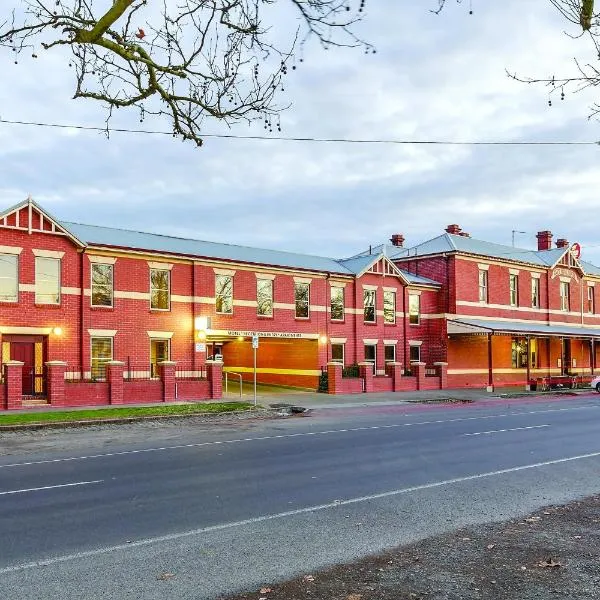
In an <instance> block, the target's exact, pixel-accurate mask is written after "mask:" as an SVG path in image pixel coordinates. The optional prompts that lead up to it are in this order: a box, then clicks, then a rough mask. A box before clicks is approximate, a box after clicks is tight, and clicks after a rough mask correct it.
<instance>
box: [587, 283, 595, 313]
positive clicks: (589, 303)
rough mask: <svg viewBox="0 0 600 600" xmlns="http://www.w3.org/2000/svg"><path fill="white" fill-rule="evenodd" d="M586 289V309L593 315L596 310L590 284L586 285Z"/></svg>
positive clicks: (592, 289)
mask: <svg viewBox="0 0 600 600" xmlns="http://www.w3.org/2000/svg"><path fill="white" fill-rule="evenodd" d="M587 290H588V291H587V311H588V313H590V315H593V314H594V313H595V312H596V297H595V296H594V288H593V287H592V286H588V289H587Z"/></svg>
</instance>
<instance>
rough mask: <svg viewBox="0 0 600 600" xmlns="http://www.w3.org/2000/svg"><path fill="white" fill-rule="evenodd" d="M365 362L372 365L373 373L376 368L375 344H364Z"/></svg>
mask: <svg viewBox="0 0 600 600" xmlns="http://www.w3.org/2000/svg"><path fill="white" fill-rule="evenodd" d="M365 362H368V363H371V364H372V365H373V375H375V372H376V369H377V346H376V345H375V344H365Z"/></svg>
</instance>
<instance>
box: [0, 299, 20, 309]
mask: <svg viewBox="0 0 600 600" xmlns="http://www.w3.org/2000/svg"><path fill="white" fill-rule="evenodd" d="M0 306H2V308H10V307H17V306H19V303H18V302H7V301H6V300H0Z"/></svg>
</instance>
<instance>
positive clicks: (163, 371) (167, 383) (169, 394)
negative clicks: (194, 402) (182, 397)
mask: <svg viewBox="0 0 600 600" xmlns="http://www.w3.org/2000/svg"><path fill="white" fill-rule="evenodd" d="M176 364H177V363H176V362H175V361H174V360H163V361H161V362H159V363H158V374H159V375H160V378H161V379H162V384H163V402H174V401H175V400H176V398H175V365H176Z"/></svg>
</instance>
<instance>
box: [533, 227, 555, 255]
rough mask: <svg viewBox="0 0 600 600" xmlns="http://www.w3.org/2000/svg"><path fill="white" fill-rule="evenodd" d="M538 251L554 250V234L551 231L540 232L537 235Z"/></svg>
mask: <svg viewBox="0 0 600 600" xmlns="http://www.w3.org/2000/svg"><path fill="white" fill-rule="evenodd" d="M535 237H537V241H538V250H551V249H552V232H551V231H547V230H546V231H538V233H537V235H536V236H535Z"/></svg>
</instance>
